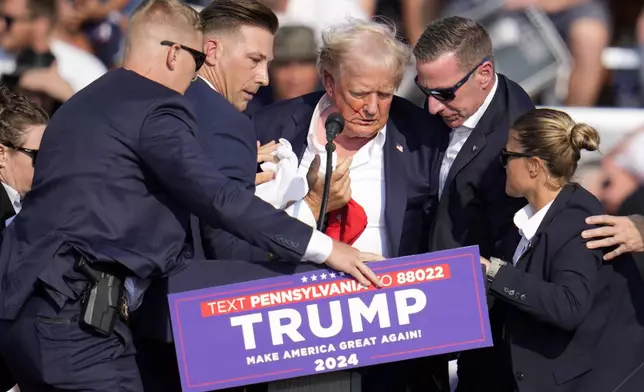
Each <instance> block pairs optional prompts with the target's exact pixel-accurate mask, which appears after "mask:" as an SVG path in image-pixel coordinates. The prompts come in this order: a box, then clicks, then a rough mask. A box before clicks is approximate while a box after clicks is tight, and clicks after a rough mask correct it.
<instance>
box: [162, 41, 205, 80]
mask: <svg viewBox="0 0 644 392" xmlns="http://www.w3.org/2000/svg"><path fill="white" fill-rule="evenodd" d="M161 45H163V46H170V47H172V46H175V45H177V46H178V47H180V48H181V49H183V50H185V51H186V52H188V53H189V54H190V55H191V56H192V58H193V59H195V72H196V71H199V69H200V68H201V66H202V65H203V63H204V62H205V61H206V54H205V53H204V52H202V51H199V50H197V49H192V48H189V47H187V46H185V45H181V44H178V43H176V42H172V41H161Z"/></svg>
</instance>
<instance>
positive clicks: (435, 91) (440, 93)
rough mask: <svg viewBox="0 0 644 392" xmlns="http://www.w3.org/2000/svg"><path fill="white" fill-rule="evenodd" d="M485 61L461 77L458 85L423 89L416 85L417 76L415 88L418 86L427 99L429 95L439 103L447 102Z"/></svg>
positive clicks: (485, 59) (486, 59)
mask: <svg viewBox="0 0 644 392" xmlns="http://www.w3.org/2000/svg"><path fill="white" fill-rule="evenodd" d="M486 61H488V58H487V57H486V58H484V59H483V61H481V62H480V63H478V65H477V66H476V67H474V69H472V70H471V71H470V72H468V73H467V75H465V76H464V77H463V79H461V80H459V81H458V83H456V84H455V85H453V86H452V87H446V88H427V87H423V86H421V85H420V83H418V75H416V77H415V78H414V82H415V83H416V86H418V88H419V89H420V91H422V92H423V94H425V96H427V97H429V96H430V95H431V96H432V97H434V98H436V99H438V100H439V101H445V102H449V101H451V100H453V99H454V98H455V97H456V92H457V91H458V89H459V88H461V87H462V86H463V85H464V84H465V83H467V81H468V80H469V79H470V77H471V76H472V74H473V73H474V72H476V70H477V69H479V67H480V66H481V65H483V64H484V63H485V62H486Z"/></svg>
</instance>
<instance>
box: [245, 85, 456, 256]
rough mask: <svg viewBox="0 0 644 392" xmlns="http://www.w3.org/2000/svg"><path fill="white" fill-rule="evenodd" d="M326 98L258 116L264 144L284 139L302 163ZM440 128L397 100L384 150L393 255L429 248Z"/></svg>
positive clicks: (275, 107)
mask: <svg viewBox="0 0 644 392" xmlns="http://www.w3.org/2000/svg"><path fill="white" fill-rule="evenodd" d="M323 95H324V93H323V92H315V93H311V94H307V95H304V96H301V97H298V98H294V99H290V100H286V101H280V102H277V103H275V104H272V105H269V106H267V107H266V108H263V109H261V110H258V111H257V112H255V113H254V114H253V116H252V118H253V122H254V124H255V131H256V132H257V136H258V138H259V141H260V143H262V144H264V143H267V142H269V141H271V140H278V139H279V138H285V139H287V140H288V141H289V142H290V143H291V145H292V147H293V152H294V153H295V154H296V155H297V156H298V157H299V159H300V160H301V159H302V156H303V154H304V152H305V151H306V147H307V135H308V132H309V124H310V122H311V118H312V116H313V112H314V110H315V106H316V105H317V103H318V101H319V100H320V99H321V98H322V96H323ZM441 124H443V123H442V120H440V119H438V118H435V117H431V116H429V115H428V114H427V112H425V111H424V110H422V109H421V108H419V107H418V106H416V105H414V104H412V103H411V102H409V101H407V100H406V99H404V98H400V97H394V98H393V102H392V104H391V109H390V114H389V121H388V122H387V137H386V141H385V146H384V166H385V168H384V170H385V224H386V227H387V234H388V235H387V237H388V241H389V251H390V253H391V256H392V257H396V256H403V255H409V254H417V253H422V252H424V251H426V250H427V248H426V246H427V242H426V238H427V235H428V230H429V225H428V223H429V221H430V219H431V217H430V214H431V211H432V208H431V206H432V202H431V201H432V200H434V201H435V200H436V189H437V187H438V168H439V167H440V154H439V150H438V149H439V145H438V143H437V141H436V137H437V134H436V131H437V129H442V127H444V125H441Z"/></svg>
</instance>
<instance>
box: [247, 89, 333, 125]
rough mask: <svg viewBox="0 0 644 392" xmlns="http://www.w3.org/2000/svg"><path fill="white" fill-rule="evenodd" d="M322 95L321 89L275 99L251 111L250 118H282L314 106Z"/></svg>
mask: <svg viewBox="0 0 644 392" xmlns="http://www.w3.org/2000/svg"><path fill="white" fill-rule="evenodd" d="M323 96H324V92H323V91H316V92H314V93H310V94H306V95H302V96H299V97H295V98H291V99H284V100H281V101H277V102H274V103H272V104H270V105H267V106H264V107H262V108H259V109H257V110H256V111H255V112H254V113H253V116H252V118H253V119H254V120H255V122H261V121H266V120H269V121H271V120H275V119H282V118H285V116H290V115H291V114H294V113H295V112H296V111H297V110H300V109H301V108H315V106H316V105H317V103H318V102H319V101H320V99H321V98H322V97H323Z"/></svg>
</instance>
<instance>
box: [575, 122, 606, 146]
mask: <svg viewBox="0 0 644 392" xmlns="http://www.w3.org/2000/svg"><path fill="white" fill-rule="evenodd" d="M570 145H571V146H572V148H573V149H574V150H575V151H581V150H586V151H597V150H598V149H599V133H598V132H597V131H596V130H595V128H593V127H591V126H590V125H588V124H581V123H579V124H575V126H573V127H572V129H571V130H570Z"/></svg>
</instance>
